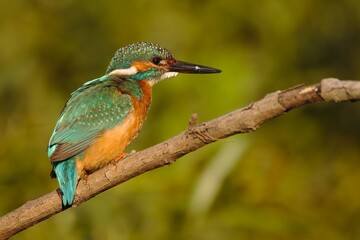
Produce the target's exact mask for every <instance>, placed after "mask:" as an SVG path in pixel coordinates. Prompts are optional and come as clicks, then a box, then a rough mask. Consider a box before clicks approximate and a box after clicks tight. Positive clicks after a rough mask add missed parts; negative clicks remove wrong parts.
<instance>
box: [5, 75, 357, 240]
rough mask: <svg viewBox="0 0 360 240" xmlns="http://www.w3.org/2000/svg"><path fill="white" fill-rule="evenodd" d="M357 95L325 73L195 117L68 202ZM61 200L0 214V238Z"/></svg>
mask: <svg viewBox="0 0 360 240" xmlns="http://www.w3.org/2000/svg"><path fill="white" fill-rule="evenodd" d="M355 100H360V82H358V81H340V80H337V79H333V78H329V79H324V80H322V81H321V83H319V84H313V85H308V86H305V85H302V86H296V87H293V88H290V89H286V90H284V91H277V92H274V93H271V94H268V95H266V96H265V97H264V98H263V99H261V100H259V101H256V102H254V103H252V104H250V105H249V106H247V107H245V108H241V109H238V110H235V111H233V112H231V113H228V114H226V115H224V116H221V117H219V118H216V119H214V120H211V121H208V122H204V123H200V124H197V123H196V120H197V116H196V115H193V116H192V117H191V119H190V121H189V128H188V129H187V130H186V131H184V132H182V133H181V134H179V135H177V136H175V137H173V138H170V139H168V140H167V141H165V142H162V143H159V144H157V145H155V146H153V147H150V148H147V149H145V150H143V151H140V152H137V153H134V154H130V155H129V156H127V157H126V158H124V159H122V160H121V161H119V162H118V163H117V164H115V165H114V164H110V165H108V166H106V167H104V168H102V169H100V170H99V171H97V172H94V173H93V174H91V175H89V177H88V178H87V180H86V181H85V180H81V181H80V182H79V185H78V187H77V191H76V197H75V201H74V205H73V206H78V205H80V204H81V203H83V202H85V201H87V200H88V199H90V198H92V197H94V196H96V195H97V194H99V193H101V192H103V191H106V190H107V189H109V188H112V187H114V186H116V185H118V184H120V183H122V182H125V181H127V180H129V179H131V178H133V177H136V176H138V175H140V174H142V173H145V172H147V171H150V170H152V169H155V168H159V167H161V166H164V165H168V164H170V163H173V162H175V161H176V160H177V159H178V158H180V157H181V156H183V155H185V154H187V153H190V152H192V151H195V150H196V149H198V148H201V147H203V146H204V145H206V144H209V143H212V142H215V141H217V140H219V139H222V138H226V137H229V136H231V135H234V134H237V133H246V132H253V131H255V130H256V129H258V128H259V127H260V126H261V124H263V123H264V122H266V121H268V120H270V119H272V118H275V117H277V116H280V115H282V114H284V113H286V112H287V111H289V110H291V109H293V108H297V107H300V106H303V105H305V104H308V103H316V102H320V101H335V102H341V101H355ZM62 210H63V209H62V207H61V200H60V197H59V195H58V194H57V192H56V191H53V192H50V193H48V194H46V195H44V196H42V197H40V198H38V199H35V200H32V201H29V202H27V203H25V204H24V205H22V206H20V207H19V208H18V209H15V210H14V211H12V212H10V213H8V214H6V215H5V216H3V217H1V218H0V239H6V238H9V237H11V236H13V235H14V234H16V233H18V232H20V231H22V230H24V229H26V228H29V227H31V226H33V225H35V224H36V223H39V222H41V221H43V220H45V219H47V218H49V217H51V216H53V215H55V214H57V213H59V212H61V211H62Z"/></svg>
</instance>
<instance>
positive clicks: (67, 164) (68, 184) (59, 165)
mask: <svg viewBox="0 0 360 240" xmlns="http://www.w3.org/2000/svg"><path fill="white" fill-rule="evenodd" d="M53 171H54V172H55V174H56V178H57V180H58V182H59V185H60V189H61V191H62V203H63V205H64V206H65V207H66V206H70V205H71V204H72V203H73V200H74V197H75V189H76V185H77V177H78V176H77V175H78V174H77V169H76V165H75V159H74V158H70V159H67V160H65V161H61V162H56V163H54V168H53Z"/></svg>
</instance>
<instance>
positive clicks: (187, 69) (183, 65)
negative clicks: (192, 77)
mask: <svg viewBox="0 0 360 240" xmlns="http://www.w3.org/2000/svg"><path fill="white" fill-rule="evenodd" d="M167 70H168V71H169V72H178V73H220V72H221V70H219V69H216V68H211V67H206V66H202V65H198V64H193V63H187V62H182V61H173V62H171V63H169V64H168V65H167Z"/></svg>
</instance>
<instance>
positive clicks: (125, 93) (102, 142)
mask: <svg viewBox="0 0 360 240" xmlns="http://www.w3.org/2000/svg"><path fill="white" fill-rule="evenodd" d="M220 72H221V70H219V69H216V68H212V67H207V66H202V65H198V64H192V63H187V62H183V61H178V60H176V59H175V58H174V57H173V55H172V54H171V53H170V52H169V51H168V50H167V49H166V48H163V47H161V46H159V45H157V44H154V43H149V42H137V43H133V44H130V45H127V46H125V47H122V48H120V49H118V50H117V51H116V52H115V55H114V57H113V58H112V59H111V61H110V64H109V66H108V68H107V70H106V72H105V75H103V76H102V77H99V78H96V79H94V80H91V81H88V82H85V83H84V84H83V85H82V86H81V87H80V88H78V89H77V90H75V91H74V92H72V93H71V96H70V98H69V99H68V101H67V102H66V103H65V105H64V107H63V109H62V111H61V114H60V116H59V119H58V121H57V123H56V125H55V128H54V131H53V133H52V135H51V137H50V140H49V143H48V158H49V160H50V162H51V164H52V170H51V177H53V178H57V181H58V184H59V187H60V191H59V192H60V197H61V201H62V206H63V207H70V206H71V205H72V204H73V201H74V198H75V193H76V187H77V184H78V181H79V180H80V179H82V178H85V177H86V176H87V175H88V174H89V173H92V172H94V171H96V170H98V169H100V168H102V167H104V166H105V165H107V164H109V163H111V162H117V161H119V160H120V159H121V158H122V157H124V156H125V153H124V150H125V148H126V147H127V146H128V145H129V144H130V143H131V142H132V141H133V140H134V139H135V138H136V137H137V135H138V133H139V131H140V129H141V128H142V125H143V123H144V121H145V119H146V116H147V114H148V110H149V107H150V103H151V98H152V87H153V86H154V85H155V84H156V83H158V82H160V81H161V80H164V79H166V78H170V77H174V76H176V75H177V74H178V73H197V74H205V73H220Z"/></svg>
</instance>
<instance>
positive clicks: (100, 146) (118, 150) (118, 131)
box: [76, 81, 151, 176]
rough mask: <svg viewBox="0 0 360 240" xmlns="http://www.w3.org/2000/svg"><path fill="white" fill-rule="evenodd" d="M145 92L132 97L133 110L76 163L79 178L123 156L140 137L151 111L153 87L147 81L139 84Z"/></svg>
mask: <svg viewBox="0 0 360 240" xmlns="http://www.w3.org/2000/svg"><path fill="white" fill-rule="evenodd" d="M138 84H139V85H140V87H141V90H142V92H143V94H142V96H141V97H140V98H136V97H132V101H133V108H132V110H131V111H130V113H129V114H128V115H127V117H126V118H125V119H124V120H123V121H122V122H121V123H120V124H119V125H117V126H115V127H114V128H111V129H109V130H106V131H105V132H104V133H102V134H101V135H100V136H99V137H98V139H97V140H96V141H95V142H94V143H93V144H92V145H91V146H90V147H89V148H88V149H87V150H85V152H84V154H83V155H82V157H81V158H78V159H77V161H76V164H77V169H78V173H79V176H80V175H81V174H82V173H83V172H84V170H85V171H86V172H92V171H94V170H96V169H98V168H101V167H102V166H104V165H106V164H108V163H109V162H111V161H112V160H114V159H115V158H116V157H118V156H119V155H121V154H122V153H123V152H124V150H125V148H126V147H127V146H128V145H129V144H130V143H131V142H132V141H133V140H134V138H135V137H136V136H137V135H138V133H139V131H140V129H141V127H142V125H143V123H144V121H145V119H146V116H147V113H148V110H149V107H150V102H151V85H150V84H149V83H148V82H146V81H141V82H139V83H138Z"/></svg>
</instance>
